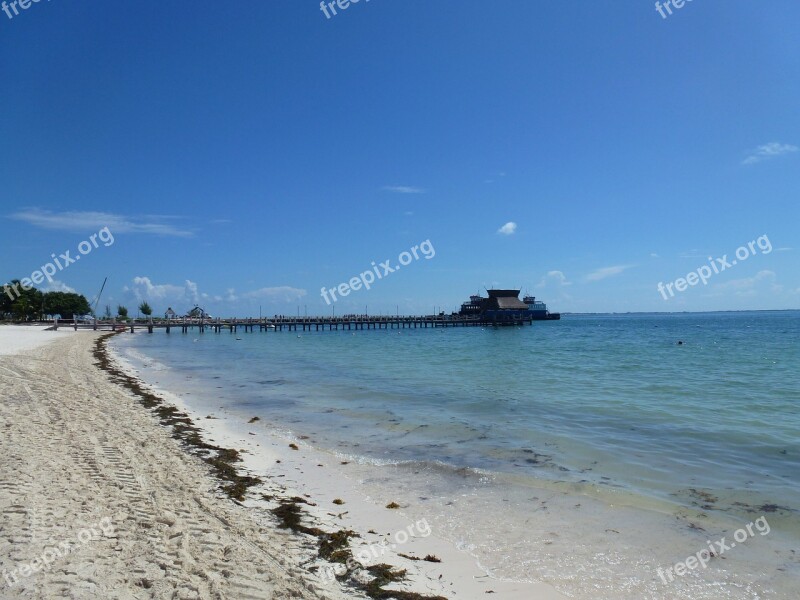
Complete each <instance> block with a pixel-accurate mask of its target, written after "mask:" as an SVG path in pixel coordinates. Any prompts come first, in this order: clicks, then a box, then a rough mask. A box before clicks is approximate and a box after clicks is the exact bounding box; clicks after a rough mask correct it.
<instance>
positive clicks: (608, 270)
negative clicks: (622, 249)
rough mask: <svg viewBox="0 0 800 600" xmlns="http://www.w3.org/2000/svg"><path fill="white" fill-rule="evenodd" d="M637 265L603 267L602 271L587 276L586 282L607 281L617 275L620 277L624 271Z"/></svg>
mask: <svg viewBox="0 0 800 600" xmlns="http://www.w3.org/2000/svg"><path fill="white" fill-rule="evenodd" d="M633 266H635V265H615V266H613V267H603V268H602V269H597V270H595V271H592V272H591V273H589V274H588V275H587V276H586V281H601V280H603V279H607V278H608V277H614V276H615V275H619V274H620V273H623V272H624V271H627V270H628V269H630V268H631V267H633Z"/></svg>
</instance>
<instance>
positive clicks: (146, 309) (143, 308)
mask: <svg viewBox="0 0 800 600" xmlns="http://www.w3.org/2000/svg"><path fill="white" fill-rule="evenodd" d="M139 312H140V313H142V314H143V315H144V316H145V317H149V316H150V315H152V314H153V309H152V308H150V305H149V304H148V303H147V302H142V303H141V304H140V305H139Z"/></svg>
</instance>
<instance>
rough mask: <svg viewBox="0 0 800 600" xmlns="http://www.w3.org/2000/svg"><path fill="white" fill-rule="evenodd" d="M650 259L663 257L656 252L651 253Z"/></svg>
mask: <svg viewBox="0 0 800 600" xmlns="http://www.w3.org/2000/svg"><path fill="white" fill-rule="evenodd" d="M650 258H661V257H660V256H659V255H658V254H656V253H655V252H651V253H650Z"/></svg>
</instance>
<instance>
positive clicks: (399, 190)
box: [383, 185, 425, 194]
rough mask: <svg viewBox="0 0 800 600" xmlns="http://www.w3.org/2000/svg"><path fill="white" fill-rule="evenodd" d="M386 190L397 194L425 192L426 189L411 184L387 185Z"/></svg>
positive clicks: (384, 187)
mask: <svg viewBox="0 0 800 600" xmlns="http://www.w3.org/2000/svg"><path fill="white" fill-rule="evenodd" d="M383 191H384V192H394V193H395V194H424V193H425V190H423V189H422V188H418V187H413V186H410V185H385V186H383Z"/></svg>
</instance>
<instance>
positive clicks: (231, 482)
mask: <svg viewBox="0 0 800 600" xmlns="http://www.w3.org/2000/svg"><path fill="white" fill-rule="evenodd" d="M114 335H117V333H109V334H106V335H103V336H100V337H99V338H97V340H96V341H95V344H94V350H93V352H92V355H93V356H94V358H95V359H96V360H97V362H96V363H95V364H96V365H97V366H98V367H99V368H100V369H101V370H103V371H105V372H106V374H107V375H108V377H109V379H111V381H112V382H114V383H116V384H118V385H121V386H122V387H124V388H125V389H127V390H129V391H130V392H132V393H133V394H134V396H136V397H137V398H138V400H139V402H140V403H141V404H142V406H144V407H145V408H146V409H148V410H150V411H151V412H153V413H155V415H156V416H158V418H159V420H160V422H161V424H162V425H164V426H167V427H170V426H171V427H172V437H173V438H175V439H177V440H179V441H180V442H181V443H182V444H183V445H184V446H185V447H186V448H187V449H189V451H190V452H191V453H192V454H194V455H195V456H198V457H200V458H201V459H203V460H204V461H205V462H206V463H207V464H208V465H209V466H210V467H211V470H212V473H213V474H214V476H215V477H216V478H217V479H219V480H220V481H221V482H222V491H223V492H224V493H225V494H227V495H228V496H229V497H230V498H231V499H233V500H238V501H240V502H241V501H243V500H244V499H245V495H246V494H247V490H249V489H250V488H251V487H254V486H256V485H260V484H261V483H263V482H262V480H261V479H259V478H258V477H253V476H250V475H240V474H239V471H238V469H237V468H236V463H239V462H241V460H242V459H241V456H240V454H239V451H238V450H234V449H232V448H222V447H220V446H216V445H213V444H209V443H208V442H205V441H204V440H203V437H202V435H201V430H200V429H199V428H198V427H197V426H195V425H194V422H193V421H192V419H191V418H189V415H187V414H186V413H183V412H181V411H179V410H178V409H177V408H175V407H174V406H170V405H168V404H166V403H165V402H164V400H163V399H162V398H160V397H158V396H157V395H155V394H154V393H152V392H151V391H149V390H148V389H146V388H145V387H144V386H143V385H142V384H141V382H140V381H139V380H137V379H136V378H135V377H132V376H130V375H128V374H127V373H125V372H124V371H122V370H121V369H119V368H117V367H116V366H115V365H114V364H113V363H112V361H111V359H110V358H109V355H108V348H107V346H106V342H107V340H108V339H109V338H111V337H112V336H114Z"/></svg>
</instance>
